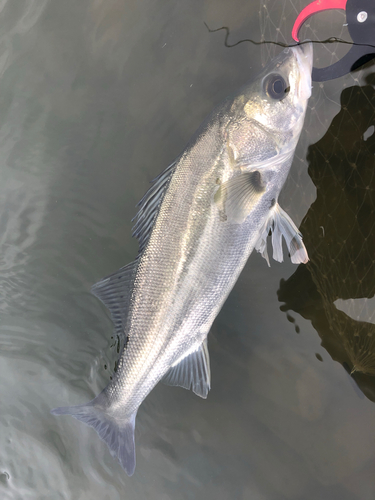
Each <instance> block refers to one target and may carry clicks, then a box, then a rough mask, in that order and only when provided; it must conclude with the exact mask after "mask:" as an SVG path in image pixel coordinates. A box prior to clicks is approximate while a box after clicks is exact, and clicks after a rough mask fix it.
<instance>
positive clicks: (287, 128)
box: [238, 42, 313, 153]
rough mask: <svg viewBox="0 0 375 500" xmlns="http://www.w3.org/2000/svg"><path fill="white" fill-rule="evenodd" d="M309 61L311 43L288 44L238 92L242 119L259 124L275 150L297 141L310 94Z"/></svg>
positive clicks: (288, 146)
mask: <svg viewBox="0 0 375 500" xmlns="http://www.w3.org/2000/svg"><path fill="white" fill-rule="evenodd" d="M312 63H313V50H312V43H311V42H308V43H306V42H305V43H304V44H301V45H297V46H294V47H288V48H286V49H285V50H283V51H282V52H281V53H280V54H279V55H278V56H277V57H276V58H275V59H273V60H272V61H271V62H270V63H269V64H268V65H267V66H266V67H265V68H264V69H263V71H262V72H261V73H260V75H258V76H257V78H256V79H255V80H254V81H252V82H251V83H250V84H248V85H247V86H245V87H244V88H243V89H242V92H241V94H242V95H240V94H239V95H238V103H239V104H240V105H241V106H243V113H242V114H243V116H244V118H245V121H246V120H250V121H251V123H252V124H255V125H258V127H259V128H260V129H261V130H262V131H264V132H265V133H266V135H267V136H268V138H269V139H270V140H271V142H273V144H274V147H275V150H276V151H277V153H286V152H287V151H292V150H294V148H295V146H296V144H297V141H298V138H299V136H300V133H301V130H302V126H303V121H304V118H305V113H306V108H307V102H308V99H309V97H310V95H311V71H312ZM267 142H268V143H269V141H267Z"/></svg>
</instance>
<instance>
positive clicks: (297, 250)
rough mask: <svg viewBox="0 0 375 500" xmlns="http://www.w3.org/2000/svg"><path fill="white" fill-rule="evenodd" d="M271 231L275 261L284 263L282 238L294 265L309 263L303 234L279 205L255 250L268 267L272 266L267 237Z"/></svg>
mask: <svg viewBox="0 0 375 500" xmlns="http://www.w3.org/2000/svg"><path fill="white" fill-rule="evenodd" d="M270 230H271V232H272V247H273V258H274V260H276V261H277V262H282V261H283V247H282V237H284V239H285V242H286V244H287V247H288V250H289V253H290V259H291V261H292V262H293V264H306V262H308V260H309V257H308V255H307V250H306V247H305V245H304V243H303V241H302V234H301V233H300V232H299V231H298V228H297V226H296V225H295V224H294V222H293V221H292V219H291V218H290V217H289V215H288V214H287V213H286V212H285V211H284V210H283V209H282V208H281V207H280V205H279V204H278V203H276V205H275V206H274V207H273V208H272V210H271V214H270V216H269V217H268V219H267V221H266V223H265V225H264V226H263V230H262V231H261V236H260V238H259V240H258V241H257V243H256V245H255V249H256V250H257V251H258V252H260V253H261V254H262V256H263V257H264V258H265V259H266V261H267V263H268V265H270V261H269V258H268V252H267V236H268V234H269V232H270Z"/></svg>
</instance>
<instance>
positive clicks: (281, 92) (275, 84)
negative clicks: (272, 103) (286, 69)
mask: <svg viewBox="0 0 375 500" xmlns="http://www.w3.org/2000/svg"><path fill="white" fill-rule="evenodd" d="M263 88H264V91H265V92H266V94H268V95H269V96H270V97H271V98H272V99H275V100H278V101H281V100H282V99H284V97H286V96H287V95H288V93H289V90H290V87H289V85H288V84H287V82H286V81H285V80H284V78H283V77H282V76H281V75H276V74H271V75H268V76H267V77H266V78H265V80H264V82H263Z"/></svg>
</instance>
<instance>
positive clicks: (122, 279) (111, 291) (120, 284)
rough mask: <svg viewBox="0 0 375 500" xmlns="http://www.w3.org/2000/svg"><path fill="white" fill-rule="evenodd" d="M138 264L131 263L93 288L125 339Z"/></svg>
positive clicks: (116, 328)
mask: <svg viewBox="0 0 375 500" xmlns="http://www.w3.org/2000/svg"><path fill="white" fill-rule="evenodd" d="M137 265H138V262H137V261H135V262H131V263H130V264H128V265H127V266H124V267H122V268H121V269H119V270H118V271H116V272H115V273H113V274H111V275H109V276H107V277H105V278H103V279H102V280H100V281H98V283H96V284H95V285H93V286H92V287H91V293H93V294H94V295H95V296H96V297H98V299H100V300H101V301H102V302H103V304H104V305H105V306H106V307H108V309H109V311H110V313H111V316H112V321H113V323H114V325H115V330H116V333H117V335H118V336H119V337H120V339H121V340H123V339H124V334H125V326H126V319H127V315H128V310H129V305H130V298H131V293H132V289H133V282H134V276H135V273H136V270H137Z"/></svg>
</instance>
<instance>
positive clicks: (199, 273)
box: [52, 44, 312, 475]
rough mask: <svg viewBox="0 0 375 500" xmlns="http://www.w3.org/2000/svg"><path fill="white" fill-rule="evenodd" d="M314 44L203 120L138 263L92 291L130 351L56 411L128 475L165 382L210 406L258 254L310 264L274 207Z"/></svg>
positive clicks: (142, 219) (300, 116) (289, 54)
mask: <svg viewBox="0 0 375 500" xmlns="http://www.w3.org/2000/svg"><path fill="white" fill-rule="evenodd" d="M311 69H312V44H306V45H301V46H298V47H294V48H287V49H286V50H284V51H283V52H282V53H281V54H280V55H279V56H278V57H276V58H275V59H274V60H273V61H271V62H270V63H269V64H268V66H267V67H266V68H265V69H264V70H263V71H262V73H261V74H260V75H258V76H257V77H256V79H255V80H253V81H252V82H250V83H249V84H247V85H245V86H244V87H242V88H241V89H240V90H239V91H238V92H237V93H235V94H234V95H232V96H230V97H228V98H227V99H226V100H224V102H223V103H221V104H220V105H219V106H218V107H217V108H216V109H214V111H213V112H212V113H211V114H210V115H209V116H208V117H207V119H206V120H205V121H204V123H203V124H202V125H201V126H200V128H199V129H198V131H197V132H196V134H195V135H194V137H193V138H192V140H191V141H190V143H189V144H188V146H187V147H186V149H185V150H184V151H183V153H182V154H181V155H180V156H179V157H178V158H177V159H176V160H175V161H174V162H173V163H172V164H171V165H170V166H169V167H168V168H167V169H166V170H165V171H164V172H163V173H162V174H160V175H159V176H158V177H157V178H156V179H155V180H154V183H153V185H152V187H151V188H150V189H149V191H148V192H147V193H146V195H145V196H144V197H143V199H142V200H141V201H140V203H139V205H140V209H139V212H138V214H137V216H136V224H135V227H134V235H135V236H136V237H137V238H138V239H139V254H138V256H137V258H136V260H135V261H134V262H132V263H131V264H128V265H127V266H125V267H123V268H122V269H120V270H119V271H117V272H116V273H114V274H112V275H111V276H108V277H107V278H104V279H103V280H101V281H99V283H97V284H96V285H94V286H93V288H92V292H93V293H94V294H95V295H96V296H97V297H98V298H99V299H100V300H102V302H103V303H104V304H105V305H106V306H107V307H108V308H109V309H110V311H111V313H112V318H113V321H114V323H115V328H116V331H117V333H118V335H119V336H120V337H121V338H122V339H123V342H124V348H123V350H122V353H121V357H120V360H119V363H118V368H117V371H116V373H115V375H114V377H113V380H112V381H111V382H110V383H109V384H108V386H107V387H106V388H105V389H104V390H103V391H102V392H101V393H100V394H99V395H98V396H97V397H96V398H95V399H93V400H92V401H90V402H89V403H87V404H85V405H80V406H71V407H63V408H56V409H55V410H52V413H54V414H55V415H62V414H69V415H72V416H73V417H75V418H77V419H78V420H81V421H83V422H85V423H86V424H88V425H90V426H91V427H93V428H94V429H95V430H96V431H97V433H98V434H99V436H100V438H101V439H103V440H104V441H105V442H106V443H107V445H108V446H109V448H110V451H111V453H112V455H113V456H116V457H117V458H118V460H119V461H120V463H121V465H122V467H123V468H124V470H125V471H126V472H127V474H129V475H132V474H133V472H134V469H135V446H134V426H135V417H136V414H137V410H138V408H139V406H140V404H141V403H142V401H143V400H144V399H145V397H146V396H147V395H148V393H149V392H150V391H151V390H152V389H153V387H154V386H155V385H156V384H157V383H158V382H159V381H160V380H162V379H164V381H165V382H166V383H167V384H170V385H178V386H181V387H185V388H186V389H192V390H193V391H194V392H195V393H196V394H197V395H199V396H201V397H203V398H206V397H207V393H208V391H209V389H210V364H209V355H208V350H207V334H208V331H209V330H210V327H211V324H212V322H213V321H214V319H215V317H216V316H217V314H218V312H219V311H220V309H221V307H222V305H223V304H224V302H225V300H226V298H227V297H228V294H229V292H230V291H231V290H232V288H233V286H234V284H235V283H236V281H237V278H238V276H239V274H240V273H241V271H242V269H243V267H244V265H245V263H246V261H247V259H248V257H249V255H250V254H251V252H252V251H253V249H254V248H255V249H256V250H257V251H258V252H261V253H262V255H263V256H264V257H265V258H266V260H267V262H268V264H269V261H268V255H267V246H266V240H267V236H268V234H269V232H270V230H271V231H272V245H273V257H274V259H276V260H277V261H282V259H283V252H282V237H284V238H285V240H286V243H287V246H288V248H289V252H290V255H291V260H292V262H294V263H301V262H307V260H308V256H307V252H306V249H305V246H304V244H303V242H302V236H301V234H300V233H299V232H298V229H297V227H296V226H295V224H294V223H293V221H292V220H291V219H290V217H289V216H288V215H287V214H286V213H285V212H284V211H283V210H282V209H281V208H280V206H279V205H278V203H277V200H278V196H279V193H280V191H281V188H282V187H283V185H284V182H285V180H286V177H287V175H288V172H289V169H290V166H291V163H292V159H293V155H294V151H295V148H296V145H297V142H298V139H299V136H300V133H301V129H302V126H303V121H304V117H305V112H306V106H307V101H308V98H309V97H310V94H311Z"/></svg>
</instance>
